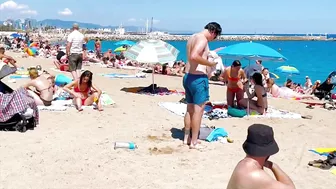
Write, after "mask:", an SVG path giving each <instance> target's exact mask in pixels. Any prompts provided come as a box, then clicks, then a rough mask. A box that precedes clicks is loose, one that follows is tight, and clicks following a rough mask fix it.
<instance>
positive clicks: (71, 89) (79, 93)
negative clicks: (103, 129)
mask: <svg viewBox="0 0 336 189" xmlns="http://www.w3.org/2000/svg"><path fill="white" fill-rule="evenodd" d="M92 75H93V74H92V72H90V71H88V70H86V71H84V72H83V73H82V75H81V76H80V78H79V80H75V81H73V82H72V83H69V84H68V85H66V86H64V90H65V91H67V92H68V93H70V94H71V95H73V96H74V100H73V101H74V104H75V105H76V107H77V110H78V111H82V110H83V108H82V106H90V105H92V104H93V103H94V102H95V103H96V104H97V109H98V110H99V111H102V110H103V108H102V105H101V103H100V100H99V99H100V95H101V94H102V91H101V90H100V89H98V88H97V87H96V86H95V85H93V83H92Z"/></svg>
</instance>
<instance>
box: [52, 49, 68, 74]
mask: <svg viewBox="0 0 336 189" xmlns="http://www.w3.org/2000/svg"><path fill="white" fill-rule="evenodd" d="M54 64H55V66H56V68H57V69H59V70H61V71H69V64H68V58H67V56H66V55H65V53H64V52H63V51H59V52H58V53H57V55H56V59H55V60H54Z"/></svg>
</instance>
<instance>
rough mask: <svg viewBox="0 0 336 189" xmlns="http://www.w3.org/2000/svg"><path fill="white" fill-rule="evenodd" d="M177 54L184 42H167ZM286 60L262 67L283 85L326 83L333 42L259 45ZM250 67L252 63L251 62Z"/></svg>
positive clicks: (335, 49) (110, 44)
mask: <svg viewBox="0 0 336 189" xmlns="http://www.w3.org/2000/svg"><path fill="white" fill-rule="evenodd" d="M167 42H168V43H170V44H171V45H173V46H174V47H175V48H177V49H178V50H179V51H180V53H179V56H178V60H186V41H167ZM240 42H243V41H214V42H210V43H209V46H210V49H211V50H213V49H216V48H219V47H224V46H229V45H233V44H236V43H240ZM114 43H115V42H114V41H103V42H102V50H103V52H105V51H106V50H107V49H115V48H117V46H115V45H114ZM258 43H262V44H264V45H267V46H269V47H271V48H273V49H275V50H279V49H281V51H279V52H280V53H281V54H282V55H284V56H285V57H287V59H288V61H286V62H263V65H264V67H266V68H269V70H270V71H271V72H273V73H275V74H277V75H278V76H279V77H280V78H279V79H278V80H277V83H283V82H285V80H286V79H287V78H291V79H292V80H293V81H294V82H297V83H302V84H303V83H304V82H305V76H309V77H310V78H311V79H312V82H314V81H316V80H318V79H319V80H321V81H322V82H323V81H324V80H325V79H326V77H327V76H328V75H329V73H330V72H332V71H334V70H336V41H335V42H334V41H259V42H258ZM93 44H94V43H93V41H90V42H89V43H88V49H93ZM232 61H233V60H229V59H226V60H223V63H224V64H225V66H229V65H231V63H232ZM251 63H254V62H251ZM242 64H243V66H246V65H248V64H249V62H248V61H242ZM283 65H289V66H293V67H295V68H297V69H298V70H299V71H300V75H292V76H289V75H287V74H283V73H279V72H277V71H276V68H277V67H279V66H283Z"/></svg>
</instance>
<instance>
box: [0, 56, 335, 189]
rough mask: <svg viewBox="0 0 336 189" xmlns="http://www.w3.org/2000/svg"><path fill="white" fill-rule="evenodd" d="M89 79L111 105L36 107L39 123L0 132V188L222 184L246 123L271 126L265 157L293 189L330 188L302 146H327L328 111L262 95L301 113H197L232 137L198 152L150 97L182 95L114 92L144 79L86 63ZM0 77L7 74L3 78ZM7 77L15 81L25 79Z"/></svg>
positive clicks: (216, 92) (216, 97)
mask: <svg viewBox="0 0 336 189" xmlns="http://www.w3.org/2000/svg"><path fill="white" fill-rule="evenodd" d="M17 60H18V64H19V65H20V66H25V67H28V66H32V65H38V64H39V65H42V67H43V68H44V69H46V70H48V71H50V72H51V73H56V72H53V71H52V70H51V69H49V68H51V67H53V64H52V60H51V59H38V58H28V59H21V58H17ZM85 68H86V69H89V70H91V71H92V72H93V73H94V78H93V81H94V83H95V84H96V85H97V86H98V87H99V88H101V89H102V90H104V91H106V92H107V93H108V94H110V95H111V97H112V98H113V100H115V101H116V105H115V106H107V107H105V109H104V111H103V112H98V111H95V110H90V109H85V110H84V111H83V112H80V113H78V112H77V111H76V110H75V109H74V108H71V109H68V110H67V111H66V112H48V111H42V112H40V125H39V126H38V127H37V128H36V129H35V130H33V131H28V132H26V133H18V132H0V139H1V142H0V151H1V154H0V168H1V169H0V179H1V180H0V188H6V189H12V188H13V189H19V188H26V189H28V188H32V189H37V188H41V189H42V188H43V189H49V188H50V189H51V188H53V189H60V188H62V189H65V188H67V189H68V188H69V189H71V188H72V189H74V188H76V189H79V188H94V189H101V188H118V189H119V188H120V189H124V188H125V189H133V188H146V189H151V188H155V189H158V188H160V189H161V188H164V189H172V188H183V189H189V188H190V189H191V188H204V189H217V188H218V189H219V188H226V185H227V183H228V181H229V179H230V175H231V173H232V171H233V169H234V167H235V165H236V164H237V163H238V162H239V161H240V160H241V159H242V158H243V157H244V155H245V154H244V152H243V150H242V147H241V146H242V143H243V142H244V140H245V138H246V133H247V127H248V126H249V125H251V124H253V123H264V124H268V125H270V126H272V127H273V128H274V131H275V137H276V140H277V142H278V144H279V147H280V152H279V153H278V154H276V155H274V156H272V157H271V158H270V160H272V161H274V162H276V163H277V164H279V165H280V167H282V168H283V169H284V170H285V171H286V172H287V173H288V174H289V175H290V177H291V178H292V179H293V181H294V183H295V185H296V187H297V188H298V189H321V188H335V187H336V182H335V178H336V176H335V175H333V174H331V173H330V172H329V171H324V170H320V169H317V168H313V167H309V166H308V165H307V163H308V162H309V161H311V160H314V159H319V158H323V157H320V156H318V155H316V154H313V153H311V152H309V151H308V150H309V149H312V148H316V147H335V135H336V129H335V128H334V126H335V117H334V116H335V111H328V110H324V109H320V108H315V109H307V108H306V105H304V104H302V103H299V102H297V101H292V100H283V99H270V100H269V103H270V104H271V105H272V106H274V107H277V108H281V109H287V110H290V111H293V112H297V113H301V114H303V115H307V114H308V115H312V116H313V119H312V120H305V119H296V120H295V119H256V118H243V119H234V118H229V119H220V120H214V121H209V120H204V123H206V124H208V125H209V126H212V125H213V126H217V127H224V128H225V129H226V130H227V131H228V132H229V134H230V137H231V138H232V139H234V143H232V144H221V143H217V142H215V143H205V142H204V144H205V145H206V146H207V148H206V149H205V150H204V151H202V152H199V151H195V150H189V149H188V147H186V146H181V143H182V141H181V140H180V139H175V138H173V137H172V132H171V130H172V129H173V130H178V129H181V128H182V127H183V118H182V117H179V116H177V115H174V114H172V113H170V112H168V111H167V110H165V109H162V108H161V107H159V106H158V105H157V103H158V102H165V101H172V102H176V101H179V100H180V99H181V98H182V96H179V95H170V96H146V95H139V94H132V93H125V92H123V91H120V89H121V88H123V87H134V86H148V85H149V84H150V83H151V77H148V78H145V79H110V78H105V77H102V76H98V74H99V73H112V72H115V73H116V72H122V73H134V71H126V70H113V69H108V68H100V67H98V66H88V67H85ZM3 81H4V82H6V83H8V78H5V79H3ZM16 81H17V82H16V83H8V85H10V86H11V87H13V88H16V87H18V86H20V85H22V84H23V83H24V82H26V81H27V80H26V79H17V80H16ZM155 81H156V83H157V84H159V85H160V86H165V87H168V88H172V89H181V90H182V89H183V87H182V81H181V78H179V77H169V76H162V75H156V76H155ZM210 90H211V100H212V101H224V100H225V94H226V93H225V87H223V86H218V85H211V86H210ZM115 141H132V142H135V143H136V144H137V145H138V146H139V148H138V149H136V150H134V151H130V150H125V149H117V150H114V149H113V143H114V142H115Z"/></svg>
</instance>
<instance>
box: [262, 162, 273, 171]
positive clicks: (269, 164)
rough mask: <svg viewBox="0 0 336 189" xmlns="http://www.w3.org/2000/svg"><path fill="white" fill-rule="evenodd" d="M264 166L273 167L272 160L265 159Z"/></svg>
mask: <svg viewBox="0 0 336 189" xmlns="http://www.w3.org/2000/svg"><path fill="white" fill-rule="evenodd" d="M264 167H266V168H269V169H272V167H273V162H271V161H266V162H265V163H264Z"/></svg>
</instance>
